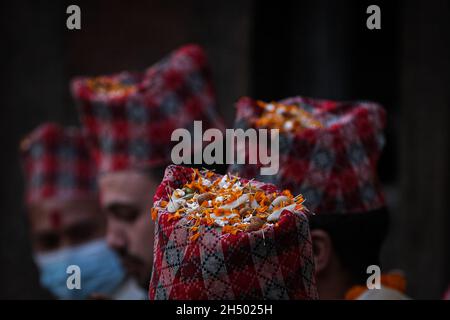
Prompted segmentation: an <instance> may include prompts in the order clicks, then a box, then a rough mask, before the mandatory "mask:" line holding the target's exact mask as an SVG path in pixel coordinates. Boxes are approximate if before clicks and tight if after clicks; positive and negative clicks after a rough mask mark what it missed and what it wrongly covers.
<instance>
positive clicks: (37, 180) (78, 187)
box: [20, 123, 96, 204]
mask: <svg viewBox="0 0 450 320" xmlns="http://www.w3.org/2000/svg"><path fill="white" fill-rule="evenodd" d="M20 149H21V150H20V151H21V158H22V164H23V171H24V175H25V182H26V192H25V194H26V195H25V198H26V201H27V203H28V204H31V203H35V202H36V201H40V200H42V199H49V198H54V199H78V197H84V196H92V195H93V194H94V195H95V192H96V184H95V180H96V172H95V164H94V162H93V161H92V159H91V157H90V153H89V150H88V148H87V145H86V139H85V136H84V135H83V134H82V132H81V130H79V129H77V128H74V127H69V128H62V127H60V126H59V125H57V124H53V123H46V124H43V125H41V126H39V127H38V128H36V129H35V130H34V131H33V132H32V133H30V134H29V135H28V136H27V137H26V138H25V139H24V140H22V143H21V146H20Z"/></svg>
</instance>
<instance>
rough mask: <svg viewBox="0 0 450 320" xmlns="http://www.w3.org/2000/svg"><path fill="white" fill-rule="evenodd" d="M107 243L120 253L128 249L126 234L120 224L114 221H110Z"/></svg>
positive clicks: (107, 230)
mask: <svg viewBox="0 0 450 320" xmlns="http://www.w3.org/2000/svg"><path fill="white" fill-rule="evenodd" d="M106 242H107V243H108V245H109V246H110V247H111V248H113V249H116V250H118V251H121V250H123V249H124V248H126V246H127V239H126V232H125V230H124V228H123V227H122V226H121V224H120V223H119V222H116V221H114V220H112V219H109V220H108V224H107V229H106Z"/></svg>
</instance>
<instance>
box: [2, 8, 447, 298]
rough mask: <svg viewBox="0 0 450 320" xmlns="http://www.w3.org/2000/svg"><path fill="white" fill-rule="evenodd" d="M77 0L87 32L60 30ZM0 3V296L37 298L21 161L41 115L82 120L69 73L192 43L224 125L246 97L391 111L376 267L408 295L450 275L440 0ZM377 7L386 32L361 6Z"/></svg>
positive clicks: (148, 59)
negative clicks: (387, 212)
mask: <svg viewBox="0 0 450 320" xmlns="http://www.w3.org/2000/svg"><path fill="white" fill-rule="evenodd" d="M70 4H77V5H79V6H80V7H81V21H82V22H81V23H82V29H81V30H75V31H69V30H67V29H66V18H67V16H68V15H67V14H66V8H67V6H68V5H70ZM276 4H277V5H276V6H275V5H274V4H272V5H269V4H266V3H264V2H262V1H256V0H253V1H252V0H240V1H208V0H199V1H193V0H190V1H170V0H169V1H168V0H155V1H127V2H124V1H110V0H109V1H106V0H101V1H70V2H69V1H51V2H50V1H24V0H22V1H20V0H18V1H7V2H6V1H2V3H1V5H0V6H1V19H0V23H1V29H0V30H1V42H2V45H1V48H2V50H1V51H2V52H3V55H5V54H6V58H3V59H2V64H4V66H2V72H1V75H2V85H1V88H2V95H1V97H2V107H1V126H0V130H1V134H0V136H1V140H2V144H1V145H2V150H1V154H2V156H1V159H0V162H1V168H2V169H3V170H4V171H3V174H2V176H1V195H2V198H1V206H2V207H1V212H0V298H39V297H42V292H41V290H40V289H39V286H38V278H37V272H36V269H35V267H34V266H33V263H32V256H31V250H30V245H29V239H28V225H27V220H26V215H25V212H24V209H23V205H22V191H23V185H22V176H21V172H20V165H19V163H18V156H17V155H18V152H17V151H18V143H19V141H20V139H21V138H22V137H23V136H24V135H25V134H26V133H27V132H29V131H30V130H32V129H33V128H34V127H36V126H37V125H38V124H40V123H41V122H43V121H58V122H60V123H63V124H78V116H77V112H76V108H75V106H74V103H73V101H72V99H71V97H70V93H69V81H70V79H71V78H72V77H73V76H75V75H84V74H86V75H95V74H104V73H112V72H116V71H120V70H125V69H127V70H128V69H130V70H142V69H143V68H146V67H148V66H150V65H151V64H153V63H154V62H156V61H157V60H158V59H159V58H161V57H162V56H163V55H165V54H166V53H168V52H169V51H171V50H172V49H175V48H176V47H178V46H180V45H183V44H185V43H189V42H196V43H198V44H201V45H202V46H204V47H205V49H206V51H207V53H208V55H209V59H210V63H211V66H212V71H213V76H214V80H215V83H216V89H217V94H218V101H219V112H220V113H221V115H222V116H223V117H224V118H225V120H226V121H227V124H228V126H230V127H231V126H232V122H233V118H234V102H235V101H236V100H237V99H238V98H239V97H241V96H243V95H250V96H253V97H255V98H260V99H265V100H272V99H279V98H283V97H287V96H293V95H304V96H313V97H319V98H329V99H343V100H350V99H365V100H375V101H378V102H380V103H382V104H383V105H384V106H385V107H386V109H387V111H388V118H389V124H388V128H387V132H386V133H387V146H386V149H385V153H384V155H383V157H382V159H381V162H380V166H379V169H380V174H381V178H382V180H383V182H384V184H385V187H386V192H387V195H388V199H389V204H390V207H391V211H392V226H391V231H390V235H389V238H388V241H387V243H386V245H385V248H384V251H383V262H384V264H383V267H382V271H383V270H384V271H387V270H388V269H392V268H399V269H402V270H403V271H404V272H405V273H406V276H407V280H408V293H409V294H410V295H411V296H412V297H414V298H425V299H428V298H440V297H441V295H442V293H443V291H444V289H445V287H446V286H447V284H449V283H450V248H449V243H450V234H449V233H448V230H449V226H450V201H449V199H450V197H449V196H448V192H449V190H450V188H449V182H448V181H449V178H450V177H449V170H448V163H449V160H450V159H449V150H450V148H449V147H450V132H449V125H448V123H449V120H450V115H449V113H450V90H449V89H450V86H449V84H450V81H449V80H450V79H449V78H450V67H449V59H450V48H449V47H450V41H449V39H450V25H449V24H450V23H449V21H450V3H449V2H448V1H446V0H436V1H406V0H403V1H397V2H396V1H375V0H374V1H362V0H360V1H325V0H314V1H302V0H297V1H277V2H276ZM371 4H377V5H378V6H379V7H380V8H381V27H382V29H381V30H368V29H367V28H366V19H367V17H368V14H366V9H367V7H368V6H369V5H371Z"/></svg>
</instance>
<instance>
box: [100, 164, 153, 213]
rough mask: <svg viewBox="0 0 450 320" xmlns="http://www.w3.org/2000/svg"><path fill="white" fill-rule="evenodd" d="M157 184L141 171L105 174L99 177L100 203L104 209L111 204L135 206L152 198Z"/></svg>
mask: <svg viewBox="0 0 450 320" xmlns="http://www.w3.org/2000/svg"><path fill="white" fill-rule="evenodd" d="M155 186H156V184H155V183H154V182H153V181H152V180H151V179H150V178H149V177H148V176H147V175H145V174H144V173H141V172H139V171H120V172H112V173H105V174H102V175H101V176H100V177H99V187H100V201H101V204H102V206H103V207H105V206H108V205H110V204H124V205H127V204H129V205H133V204H136V203H140V202H142V201H144V200H145V199H146V197H151V196H152V195H150V194H149V193H150V192H153V190H152V189H153V188H154V187H155Z"/></svg>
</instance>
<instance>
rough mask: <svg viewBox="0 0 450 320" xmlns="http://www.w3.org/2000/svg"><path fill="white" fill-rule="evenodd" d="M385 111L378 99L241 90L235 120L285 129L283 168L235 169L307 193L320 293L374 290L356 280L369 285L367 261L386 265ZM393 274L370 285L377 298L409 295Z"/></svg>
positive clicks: (339, 296) (342, 295) (341, 295)
mask: <svg viewBox="0 0 450 320" xmlns="http://www.w3.org/2000/svg"><path fill="white" fill-rule="evenodd" d="M385 118H386V115H385V111H384V109H383V108H382V107H381V106H380V105H378V104H376V103H372V102H337V101H329V100H318V99H311V98H305V97H294V98H288V99H284V100H282V101H280V102H271V103H265V102H263V101H255V100H253V99H251V98H241V99H240V100H239V101H238V103H237V118H236V127H241V128H243V129H246V128H249V127H252V128H272V129H279V130H280V141H279V144H280V155H279V162H280V171H279V172H278V174H276V175H272V176H261V175H259V174H258V172H259V167H260V165H259V164H257V165H232V166H231V167H230V168H229V171H230V172H233V173H234V172H236V173H238V174H239V175H240V176H243V177H246V178H256V179H258V180H261V181H267V182H272V183H274V184H275V185H277V186H279V187H281V188H286V189H289V190H291V192H292V193H294V194H296V193H301V194H302V195H303V196H304V197H305V205H306V206H307V207H308V208H309V209H310V211H311V212H312V213H313V214H312V215H311V216H310V217H309V223H310V227H311V237H312V240H313V251H314V255H315V265H316V277H317V288H318V292H319V298H321V299H343V298H346V297H347V298H349V297H352V298H358V297H359V298H367V297H369V295H367V294H366V295H365V296H363V295H362V293H363V292H364V291H365V290H360V291H358V290H356V289H355V288H356V287H355V286H357V285H362V286H363V287H364V289H367V287H366V281H367V279H368V278H369V276H370V275H371V274H368V273H367V268H368V267H369V266H372V265H376V266H379V265H380V260H379V255H380V250H381V246H382V244H383V241H384V239H385V237H386V234H387V230H388V220H389V219H388V211H387V207H386V204H385V199H384V195H383V192H382V189H381V186H380V183H379V181H378V176H377V171H376V165H377V162H378V159H379V156H380V153H381V150H382V148H383V145H384V136H383V129H384V126H385ZM393 278H395V279H397V277H386V276H385V277H382V279H381V280H382V281H381V282H382V288H381V289H378V290H369V291H370V298H371V299H383V298H386V299H389V298H396V299H398V298H403V297H404V296H403V295H402V294H401V293H400V292H399V290H401V289H404V285H398V286H396V285H392V286H391V288H387V286H388V285H391V284H392V283H397V282H401V283H403V280H402V279H400V280H398V281H386V282H385V283H383V279H390V280H392V279H393ZM393 287H395V294H393V295H390V293H391V292H390V291H391V289H392V290H394V289H393ZM359 288H360V287H359ZM350 289H353V290H350ZM350 291H351V293H352V294H350ZM355 292H358V294H355ZM387 293H389V294H387Z"/></svg>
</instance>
